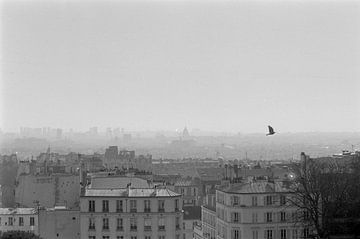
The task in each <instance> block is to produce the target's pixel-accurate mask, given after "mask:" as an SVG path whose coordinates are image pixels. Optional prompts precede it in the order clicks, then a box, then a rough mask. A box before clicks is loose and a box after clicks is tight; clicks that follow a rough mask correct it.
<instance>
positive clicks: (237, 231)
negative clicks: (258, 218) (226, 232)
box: [231, 229, 240, 239]
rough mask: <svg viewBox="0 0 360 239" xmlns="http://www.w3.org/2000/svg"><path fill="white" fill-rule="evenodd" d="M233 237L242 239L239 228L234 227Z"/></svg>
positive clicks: (232, 238)
mask: <svg viewBox="0 0 360 239" xmlns="http://www.w3.org/2000/svg"><path fill="white" fill-rule="evenodd" d="M231 239H240V231H239V229H233V230H232V237H231Z"/></svg>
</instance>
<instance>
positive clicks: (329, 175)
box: [289, 153, 360, 238]
mask: <svg viewBox="0 0 360 239" xmlns="http://www.w3.org/2000/svg"><path fill="white" fill-rule="evenodd" d="M301 157H302V160H301V162H300V163H299V164H296V165H294V166H293V170H294V173H295V175H296V176H295V179H294V183H293V184H292V186H291V191H292V195H293V196H292V198H290V199H289V201H290V204H291V205H293V206H295V207H296V208H298V212H297V214H296V219H295V221H296V223H301V224H302V225H304V226H306V227H309V228H311V229H313V230H312V233H311V232H310V234H312V235H310V236H313V237H320V238H329V236H330V234H331V232H332V228H331V227H332V226H333V225H335V224H336V223H337V222H336V219H337V218H342V219H344V218H348V219H351V217H350V214H351V213H349V212H352V211H354V210H359V208H358V207H359V206H356V205H359V204H358V201H359V197H358V196H359V188H358V185H359V172H360V170H359V169H360V161H359V160H356V159H355V160H352V161H351V160H347V161H344V160H343V161H341V160H338V159H334V158H326V159H324V158H320V159H312V158H310V157H308V156H306V155H305V154H304V153H302V155H301ZM352 215H356V214H352ZM337 224H338V223H337Z"/></svg>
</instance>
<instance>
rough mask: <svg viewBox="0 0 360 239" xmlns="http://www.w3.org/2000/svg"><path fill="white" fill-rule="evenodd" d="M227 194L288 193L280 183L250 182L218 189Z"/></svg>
mask: <svg viewBox="0 0 360 239" xmlns="http://www.w3.org/2000/svg"><path fill="white" fill-rule="evenodd" d="M220 191H223V192H227V193H249V194H252V193H282V192H289V189H288V188H286V187H285V185H284V184H283V183H282V182H251V183H240V184H232V185H230V186H228V187H225V188H222V189H220Z"/></svg>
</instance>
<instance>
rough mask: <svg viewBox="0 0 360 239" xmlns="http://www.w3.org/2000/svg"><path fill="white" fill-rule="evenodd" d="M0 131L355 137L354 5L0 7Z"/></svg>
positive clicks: (358, 20) (358, 118) (357, 37)
mask: <svg viewBox="0 0 360 239" xmlns="http://www.w3.org/2000/svg"><path fill="white" fill-rule="evenodd" d="M1 8H2V9H1V19H2V37H1V43H2V47H1V56H2V59H1V69H2V70H1V76H2V77H1V78H2V80H1V108H0V112H1V117H0V128H1V129H2V130H3V131H5V132H8V131H18V130H19V128H20V127H21V126H25V127H43V126H50V127H53V128H64V129H70V128H73V129H78V130H81V131H84V130H87V129H89V128H90V127H92V126H98V127H99V128H102V129H104V128H106V127H120V128H125V129H129V130H134V131H135V130H136V131H141V130H155V131H156V130H171V131H174V130H176V129H180V130H182V129H183V127H185V126H187V127H188V128H189V129H194V128H198V129H202V130H205V131H226V132H243V133H253V132H255V133H261V132H266V131H267V125H269V124H270V125H273V126H274V128H275V130H278V131H279V132H280V133H281V132H313V131H316V132H354V131H357V132H358V131H360V96H359V94H358V90H357V89H359V88H360V81H359V80H358V78H359V76H360V70H359V65H360V64H359V63H360V57H359V56H360V54H359V52H360V47H359V45H360V44H359V42H360V31H359V29H360V27H359V26H360V15H359V14H358V13H359V9H360V6H359V3H358V2H356V1H315V2H310V1H304V2H300V1H290V2H284V1H271V4H270V3H269V2H267V1H221V2H220V1H211V2H205V1H195V2H187V1H185V2H181V1H135V2H130V1H120V2H112V1H109V2H100V1H89V2H83V1H60V2H56V1H47V2H45V1H32V2H26V1H24V2H13V1H2V2H1Z"/></svg>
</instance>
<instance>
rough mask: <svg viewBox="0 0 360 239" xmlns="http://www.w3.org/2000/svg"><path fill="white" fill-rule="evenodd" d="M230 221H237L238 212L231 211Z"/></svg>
mask: <svg viewBox="0 0 360 239" xmlns="http://www.w3.org/2000/svg"><path fill="white" fill-rule="evenodd" d="M232 221H233V222H239V213H238V212H233V213H232Z"/></svg>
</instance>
